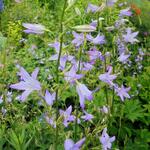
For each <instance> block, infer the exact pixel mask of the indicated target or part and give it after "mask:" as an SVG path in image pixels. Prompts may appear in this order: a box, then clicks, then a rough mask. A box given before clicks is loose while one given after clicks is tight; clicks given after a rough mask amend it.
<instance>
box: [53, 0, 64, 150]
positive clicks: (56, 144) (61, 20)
mask: <svg viewBox="0 0 150 150" xmlns="http://www.w3.org/2000/svg"><path fill="white" fill-rule="evenodd" d="M66 5H67V0H65V1H64V6H63V10H62V15H61V19H60V34H61V36H60V49H59V54H58V60H57V66H56V84H57V86H58V84H59V64H60V57H61V53H62V46H63V35H64V34H62V33H63V19H64V14H65V8H66ZM58 93H59V88H57V89H56V96H55V101H56V122H57V120H58V117H59V111H58ZM57 146H58V126H57V123H56V133H55V150H57Z"/></svg>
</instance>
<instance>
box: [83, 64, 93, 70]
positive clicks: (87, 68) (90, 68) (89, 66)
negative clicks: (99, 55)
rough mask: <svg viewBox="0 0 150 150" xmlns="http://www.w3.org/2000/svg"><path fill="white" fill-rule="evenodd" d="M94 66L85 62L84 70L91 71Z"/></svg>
mask: <svg viewBox="0 0 150 150" xmlns="http://www.w3.org/2000/svg"><path fill="white" fill-rule="evenodd" d="M93 67H94V66H93V65H92V64H90V63H88V62H83V68H82V70H83V71H89V70H92V68H93Z"/></svg>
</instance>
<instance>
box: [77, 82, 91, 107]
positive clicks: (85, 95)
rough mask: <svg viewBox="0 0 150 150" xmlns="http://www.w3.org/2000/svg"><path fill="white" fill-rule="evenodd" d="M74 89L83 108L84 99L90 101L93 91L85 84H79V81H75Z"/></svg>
mask: <svg viewBox="0 0 150 150" xmlns="http://www.w3.org/2000/svg"><path fill="white" fill-rule="evenodd" d="M76 90H77V93H78V95H79V100H80V106H81V108H84V107H85V104H84V102H85V99H87V100H89V101H91V100H92V99H93V93H92V91H90V90H89V89H88V88H87V87H86V86H85V84H81V83H77V85H76Z"/></svg>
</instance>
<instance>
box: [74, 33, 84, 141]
mask: <svg viewBox="0 0 150 150" xmlns="http://www.w3.org/2000/svg"><path fill="white" fill-rule="evenodd" d="M85 46H86V34H84V44H83V47H82V48H80V50H79V65H78V73H80V66H81V61H82V51H83V50H84V48H85ZM75 109H76V120H75V128H74V133H75V134H74V138H75V141H76V140H77V132H78V109H79V108H78V102H77V100H76V99H75Z"/></svg>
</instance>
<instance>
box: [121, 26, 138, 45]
mask: <svg viewBox="0 0 150 150" xmlns="http://www.w3.org/2000/svg"><path fill="white" fill-rule="evenodd" d="M126 32H127V34H124V35H123V38H124V41H125V42H126V43H131V44H134V43H135V42H139V41H138V40H137V39H136V38H135V37H136V36H137V35H138V33H139V32H132V31H131V28H127V29H126Z"/></svg>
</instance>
